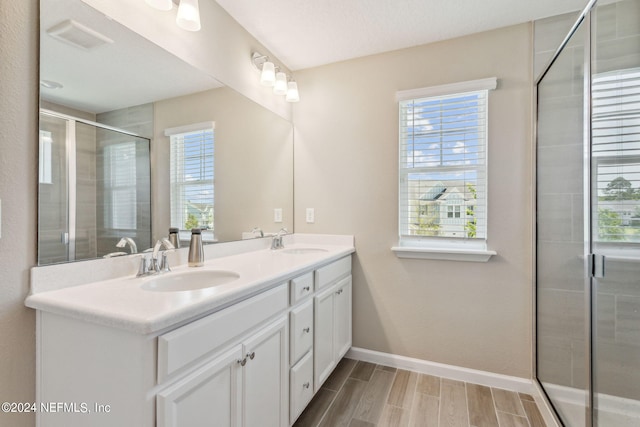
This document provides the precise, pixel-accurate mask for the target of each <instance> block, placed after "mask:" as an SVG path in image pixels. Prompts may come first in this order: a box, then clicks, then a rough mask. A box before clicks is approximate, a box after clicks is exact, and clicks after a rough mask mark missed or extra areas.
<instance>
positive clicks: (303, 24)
mask: <svg viewBox="0 0 640 427" xmlns="http://www.w3.org/2000/svg"><path fill="white" fill-rule="evenodd" d="M216 1H217V2H218V3H219V4H220V5H221V6H222V7H223V8H224V9H225V10H226V11H227V12H228V13H229V14H230V15H231V16H233V17H234V18H235V20H236V21H238V23H240V25H242V26H243V27H244V28H245V29H246V30H247V31H249V33H251V34H252V35H253V36H254V37H255V38H257V39H258V40H259V41H260V42H261V43H262V44H264V45H265V46H266V48H267V49H269V50H270V51H271V52H273V54H274V55H275V56H276V57H277V58H278V59H280V60H281V61H282V62H283V63H284V65H286V66H287V67H288V68H290V69H291V70H300V69H304V68H309V67H315V66H318V65H323V64H328V63H332V62H338V61H343V60H347V59H351V58H356V57H361V56H367V55H372V54H376V53H381V52H386V51H391V50H396V49H402V48H406V47H411V46H418V45H422V44H426V43H431V42H435V41H438V40H446V39H450V38H454V37H459V36H463V35H467V34H473V33H477V32H480V31H487V30H491V29H495V28H500V27H505V26H509V25H514V24H519V23H523V22H527V21H532V20H535V19H539V18H545V17H549V16H554V15H559V14H562V13H566V12H572V11H577V10H582V9H583V8H584V6H586V4H587V0H484V1H482V0H216Z"/></svg>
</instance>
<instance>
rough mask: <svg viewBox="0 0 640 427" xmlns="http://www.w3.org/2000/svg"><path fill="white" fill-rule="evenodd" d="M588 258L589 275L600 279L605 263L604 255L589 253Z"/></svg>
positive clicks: (602, 275)
mask: <svg viewBox="0 0 640 427" xmlns="http://www.w3.org/2000/svg"><path fill="white" fill-rule="evenodd" d="M589 259H590V264H591V265H590V270H591V277H595V278H596V279H602V278H603V277H604V265H605V256H604V255H598V254H591V257H590V258H589Z"/></svg>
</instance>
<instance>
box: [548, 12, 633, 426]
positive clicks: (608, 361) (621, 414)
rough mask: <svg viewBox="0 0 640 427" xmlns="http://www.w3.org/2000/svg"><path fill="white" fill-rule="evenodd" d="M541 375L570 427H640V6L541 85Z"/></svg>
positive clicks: (596, 31) (580, 31) (615, 17)
mask: <svg viewBox="0 0 640 427" xmlns="http://www.w3.org/2000/svg"><path fill="white" fill-rule="evenodd" d="M537 133H538V141H537V230H538V235H537V273H536V274H537V289H536V295H537V307H536V325H537V332H536V334H537V336H536V341H537V342H536V348H537V353H536V361H537V364H536V365H537V366H536V371H537V372H536V375H537V378H538V380H539V381H540V383H541V385H542V386H543V388H544V390H545V392H546V393H547V395H548V397H549V399H550V401H551V403H552V404H553V406H554V408H555V409H556V411H557V413H558V416H559V418H560V419H561V420H562V422H563V423H564V424H565V425H567V426H585V425H586V426H591V425H594V426H599V427H625V426H638V425H640V0H623V1H618V2H607V3H605V4H603V5H601V6H600V5H597V6H596V7H595V8H594V9H592V11H591V12H590V13H588V14H586V17H585V20H584V22H583V23H582V24H581V25H580V26H578V27H577V30H576V31H575V33H574V34H573V35H572V37H571V38H570V40H569V41H568V43H567V44H566V46H565V47H564V48H563V49H562V51H561V52H560V53H559V55H558V56H557V58H556V59H555V61H554V62H553V64H552V65H551V67H550V68H549V69H548V70H547V72H546V74H545V75H544V77H543V78H542V79H541V80H540V82H539V83H538V129H537Z"/></svg>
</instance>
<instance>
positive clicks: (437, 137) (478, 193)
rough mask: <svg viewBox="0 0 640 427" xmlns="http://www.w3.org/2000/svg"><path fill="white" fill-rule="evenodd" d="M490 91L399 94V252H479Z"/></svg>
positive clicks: (484, 86)
mask: <svg viewBox="0 0 640 427" xmlns="http://www.w3.org/2000/svg"><path fill="white" fill-rule="evenodd" d="M496 85H497V80H496V79H495V78H490V79H484V80H476V81H471V82H465V83H459V84H453V85H445V86H437V87H431V88H424V89H416V90H410V91H403V92H398V94H397V99H398V101H399V145H400V148H399V160H400V165H399V195H400V196H399V240H400V247H414V248H428V249H433V248H440V249H445V250H446V249H451V248H464V249H468V250H470V251H478V250H480V251H486V237H487V184H486V176H487V123H488V120H487V115H488V111H487V110H488V91H489V90H490V89H495V87H496ZM398 250H399V248H394V251H396V253H398ZM489 252H490V251H489ZM398 256H400V255H398Z"/></svg>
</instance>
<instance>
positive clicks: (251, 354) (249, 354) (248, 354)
mask: <svg viewBox="0 0 640 427" xmlns="http://www.w3.org/2000/svg"><path fill="white" fill-rule="evenodd" d="M247 357H248V358H249V359H251V360H253V358H254V357H256V352H255V351H252V352H251V353H247ZM247 357H245V359H246V358H247Z"/></svg>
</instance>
